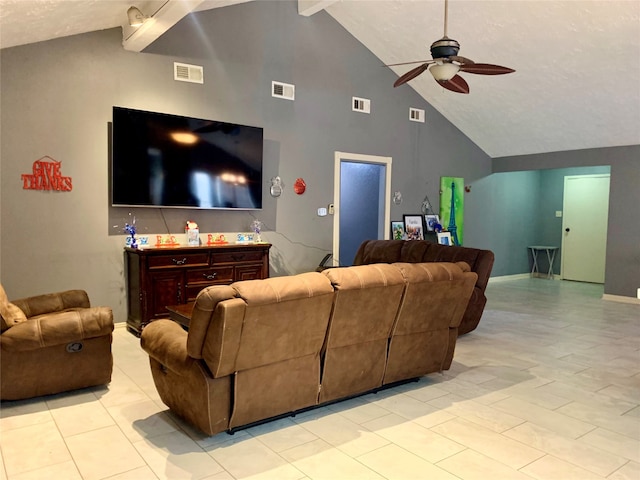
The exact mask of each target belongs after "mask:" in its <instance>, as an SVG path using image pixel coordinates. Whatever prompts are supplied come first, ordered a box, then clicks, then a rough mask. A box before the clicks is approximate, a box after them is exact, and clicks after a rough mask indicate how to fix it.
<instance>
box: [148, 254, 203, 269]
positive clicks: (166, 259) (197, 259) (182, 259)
mask: <svg viewBox="0 0 640 480" xmlns="http://www.w3.org/2000/svg"><path fill="white" fill-rule="evenodd" d="M196 265H203V266H206V265H209V254H208V253H178V252H176V253H174V254H169V255H153V256H150V257H149V268H166V267H193V266H196Z"/></svg>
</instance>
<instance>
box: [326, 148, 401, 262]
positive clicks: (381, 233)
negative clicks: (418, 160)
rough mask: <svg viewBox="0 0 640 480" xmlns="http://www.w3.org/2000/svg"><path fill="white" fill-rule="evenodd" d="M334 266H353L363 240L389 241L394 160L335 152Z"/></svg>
mask: <svg viewBox="0 0 640 480" xmlns="http://www.w3.org/2000/svg"><path fill="white" fill-rule="evenodd" d="M333 195H334V206H335V212H334V218H333V265H334V266H337V265H352V264H353V259H354V257H355V254H356V251H357V250H358V247H359V246H360V244H361V243H362V242H363V241H364V240H372V239H388V238H389V231H390V224H391V222H390V213H389V211H390V199H391V158H390V157H378V156H374V155H360V154H355V153H344V152H336V153H335V177H334V194H333Z"/></svg>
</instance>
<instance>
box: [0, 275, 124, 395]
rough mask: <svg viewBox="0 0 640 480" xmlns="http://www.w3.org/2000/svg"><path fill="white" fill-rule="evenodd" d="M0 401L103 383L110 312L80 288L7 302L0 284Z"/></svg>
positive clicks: (107, 371)
mask: <svg viewBox="0 0 640 480" xmlns="http://www.w3.org/2000/svg"><path fill="white" fill-rule="evenodd" d="M0 323H1V325H2V335H0V369H1V370H2V375H1V376H0V379H1V385H0V389H1V390H0V399H2V400H19V399H25V398H31V397H37V396H40V395H49V394H53V393H59V392H65V391H68V390H75V389H77V388H84V387H91V386H95V385H103V384H107V383H109V382H110V381H111V371H112V368H113V358H112V354H111V338H112V332H113V313H112V311H111V309H110V308H108V307H91V306H90V304H89V297H88V296H87V293H86V292H85V291H83V290H67V291H64V292H59V293H51V294H46V295H38V296H34V297H29V298H24V299H20V300H13V301H12V302H9V301H8V300H7V297H6V294H5V291H4V289H3V288H2V286H1V285H0Z"/></svg>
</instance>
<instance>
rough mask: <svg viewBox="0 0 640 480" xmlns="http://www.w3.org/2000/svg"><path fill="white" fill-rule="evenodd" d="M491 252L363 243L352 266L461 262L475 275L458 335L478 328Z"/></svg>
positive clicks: (426, 243) (405, 243) (414, 243)
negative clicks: (476, 277)
mask: <svg viewBox="0 0 640 480" xmlns="http://www.w3.org/2000/svg"><path fill="white" fill-rule="evenodd" d="M493 260H494V256H493V252H492V251H491V250H481V249H478V248H468V247H455V246H447V245H440V244H438V243H433V242H429V241H427V240H410V241H404V240H365V241H364V242H362V245H360V247H359V248H358V251H357V252H356V257H355V259H354V261H353V264H354V265H367V264H370V263H394V262H408V263H418V262H465V263H467V264H468V265H469V266H470V267H471V271H472V272H475V273H476V274H478V280H477V282H476V285H475V288H474V289H473V295H471V299H470V300H469V304H468V305H467V308H466V310H465V312H464V316H463V317H462V321H461V322H460V326H459V327H458V335H463V334H465V333H469V332H470V331H472V330H475V328H476V327H477V326H478V323H480V318H481V317H482V312H483V311H484V306H485V304H486V303H487V297H486V296H485V294H484V291H485V289H486V288H487V283H488V282H489V276H490V275H491V269H492V268H493Z"/></svg>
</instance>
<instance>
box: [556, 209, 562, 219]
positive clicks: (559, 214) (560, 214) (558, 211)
mask: <svg viewBox="0 0 640 480" xmlns="http://www.w3.org/2000/svg"><path fill="white" fill-rule="evenodd" d="M556 217H557V218H561V217H562V210H556Z"/></svg>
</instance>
